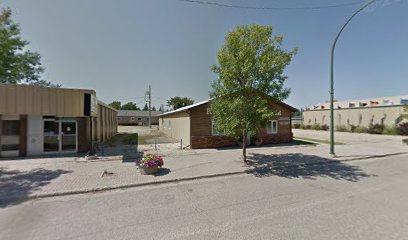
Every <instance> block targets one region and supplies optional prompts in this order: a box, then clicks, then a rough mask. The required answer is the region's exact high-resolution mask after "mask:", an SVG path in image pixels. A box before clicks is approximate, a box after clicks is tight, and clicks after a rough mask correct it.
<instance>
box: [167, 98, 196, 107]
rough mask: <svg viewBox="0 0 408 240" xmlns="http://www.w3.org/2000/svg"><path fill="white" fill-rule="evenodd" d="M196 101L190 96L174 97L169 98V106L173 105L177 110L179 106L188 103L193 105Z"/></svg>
mask: <svg viewBox="0 0 408 240" xmlns="http://www.w3.org/2000/svg"><path fill="white" fill-rule="evenodd" d="M193 103H194V100H192V99H190V98H188V97H178V96H176V97H172V98H170V99H169V100H167V106H169V107H172V108H173V110H176V109H178V108H182V107H185V106H188V105H191V104H193Z"/></svg>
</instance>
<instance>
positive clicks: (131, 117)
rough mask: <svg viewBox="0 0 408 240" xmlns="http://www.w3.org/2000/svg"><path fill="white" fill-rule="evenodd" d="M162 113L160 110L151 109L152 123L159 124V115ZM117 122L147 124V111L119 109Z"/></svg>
mask: <svg viewBox="0 0 408 240" xmlns="http://www.w3.org/2000/svg"><path fill="white" fill-rule="evenodd" d="M162 113H163V112H161V111H152V120H151V124H152V125H159V115H160V114H162ZM118 124H119V125H138V126H149V111H136V110H119V111H118Z"/></svg>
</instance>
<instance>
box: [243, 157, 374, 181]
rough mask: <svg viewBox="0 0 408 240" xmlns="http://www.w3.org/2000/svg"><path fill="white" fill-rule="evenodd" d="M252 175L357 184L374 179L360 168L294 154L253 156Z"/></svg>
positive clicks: (251, 162)
mask: <svg viewBox="0 0 408 240" xmlns="http://www.w3.org/2000/svg"><path fill="white" fill-rule="evenodd" d="M248 161H249V166H251V167H252V170H251V171H250V173H252V174H254V175H255V176H256V177H270V176H280V177H286V178H304V179H311V180H315V179H316V178H317V177H330V178H333V179H336V180H347V181H351V182H357V181H359V180H360V179H361V178H364V177H372V176H376V175H369V174H366V173H364V171H363V170H362V169H361V168H360V167H358V166H352V165H349V164H345V163H342V162H338V161H333V160H331V159H326V158H322V157H319V156H314V155H303V154H299V153H294V154H276V155H266V154H256V153H254V154H252V155H249V156H248Z"/></svg>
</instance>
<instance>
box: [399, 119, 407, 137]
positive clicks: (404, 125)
mask: <svg viewBox="0 0 408 240" xmlns="http://www.w3.org/2000/svg"><path fill="white" fill-rule="evenodd" d="M398 131H399V133H400V134H401V135H405V136H407V135H408V122H404V123H401V124H400V125H398Z"/></svg>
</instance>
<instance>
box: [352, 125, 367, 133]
mask: <svg viewBox="0 0 408 240" xmlns="http://www.w3.org/2000/svg"><path fill="white" fill-rule="evenodd" d="M354 132H355V133H368V128H367V127H363V126H357V127H355V128H354Z"/></svg>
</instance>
